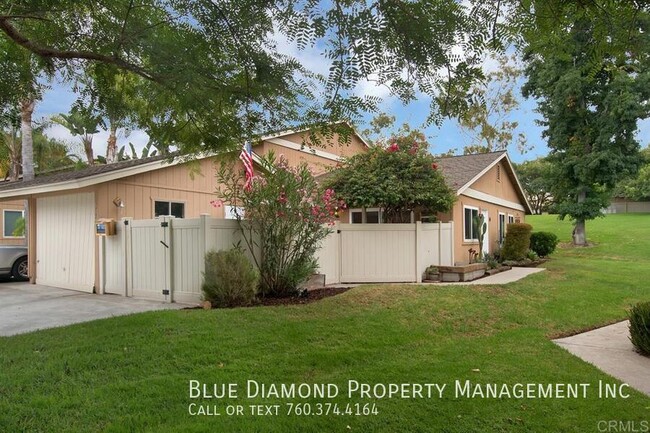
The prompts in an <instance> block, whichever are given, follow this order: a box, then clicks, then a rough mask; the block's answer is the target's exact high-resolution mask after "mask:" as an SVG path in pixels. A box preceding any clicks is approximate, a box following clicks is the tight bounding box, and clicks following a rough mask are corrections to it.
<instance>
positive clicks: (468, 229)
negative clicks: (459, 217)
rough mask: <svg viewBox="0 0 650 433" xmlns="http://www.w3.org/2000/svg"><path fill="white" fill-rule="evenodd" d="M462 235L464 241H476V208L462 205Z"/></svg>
mask: <svg viewBox="0 0 650 433" xmlns="http://www.w3.org/2000/svg"><path fill="white" fill-rule="evenodd" d="M463 213H464V215H463V225H464V231H463V236H464V238H465V242H472V241H478V227H477V224H476V221H477V218H478V208H475V207H470V206H463Z"/></svg>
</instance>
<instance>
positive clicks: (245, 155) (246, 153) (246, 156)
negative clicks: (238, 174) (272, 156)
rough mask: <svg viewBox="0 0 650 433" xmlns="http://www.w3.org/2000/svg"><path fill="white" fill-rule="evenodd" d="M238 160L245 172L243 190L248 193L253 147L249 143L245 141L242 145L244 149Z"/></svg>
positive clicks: (252, 173) (251, 180) (250, 180)
mask: <svg viewBox="0 0 650 433" xmlns="http://www.w3.org/2000/svg"><path fill="white" fill-rule="evenodd" d="M239 159H241V161H242V162H243V163H244V170H245V171H246V183H244V189H245V190H246V191H249V190H250V189H251V186H252V184H253V175H254V174H255V173H254V172H253V147H252V146H251V143H250V142H249V141H247V142H246V143H244V147H243V149H242V150H241V153H240V154H239Z"/></svg>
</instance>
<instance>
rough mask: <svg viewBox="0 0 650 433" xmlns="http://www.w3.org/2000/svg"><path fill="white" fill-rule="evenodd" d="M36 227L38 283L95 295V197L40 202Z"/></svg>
mask: <svg viewBox="0 0 650 433" xmlns="http://www.w3.org/2000/svg"><path fill="white" fill-rule="evenodd" d="M36 223H37V233H36V282H37V283H38V284H44V285H47V286H53V287H61V288H64V289H73V290H80V291H84V292H89V293H92V291H93V285H94V283H95V234H94V223H95V194H94V193H84V194H67V195H59V196H53V197H45V198H39V199H38V200H37V201H36Z"/></svg>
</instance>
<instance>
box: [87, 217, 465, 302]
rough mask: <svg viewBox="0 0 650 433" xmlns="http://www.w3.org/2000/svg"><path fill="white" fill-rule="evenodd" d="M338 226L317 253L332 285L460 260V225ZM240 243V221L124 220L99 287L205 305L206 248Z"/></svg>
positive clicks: (397, 277)
mask: <svg viewBox="0 0 650 433" xmlns="http://www.w3.org/2000/svg"><path fill="white" fill-rule="evenodd" d="M332 229H333V230H332V233H331V234H330V235H329V236H328V237H327V238H326V239H325V240H324V241H323V243H322V245H321V248H320V249H319V251H318V253H317V259H318V264H319V272H320V273H322V274H325V279H326V283H327V284H332V283H362V282H420V281H422V275H423V273H424V270H425V269H426V268H427V266H429V265H452V264H453V257H454V251H453V245H454V242H453V223H431V224H427V223H420V222H417V223H415V224H377V225H374V224H373V225H370V224H338V223H337V224H336V225H335V226H334V227H333V228H332ZM237 243H241V245H242V246H243V247H244V248H245V247H246V245H245V242H244V240H243V238H242V236H241V233H240V232H239V227H238V224H237V221H234V220H224V219H217V218H212V217H209V216H201V217H200V218H196V219H174V218H158V219H154V220H132V219H129V218H125V219H123V220H122V221H120V222H118V224H117V234H116V235H115V236H107V237H103V238H101V243H100V288H99V291H100V293H115V294H120V295H123V296H134V297H141V298H146V299H156V300H161V301H166V302H182V303H193V302H198V301H200V299H201V282H202V273H203V271H204V267H205V262H204V257H205V253H206V252H208V251H210V250H225V249H229V248H232V246H233V245H235V244H237ZM245 250H247V249H246V248H245ZM249 254H250V253H249ZM256 256H257V257H259V254H256Z"/></svg>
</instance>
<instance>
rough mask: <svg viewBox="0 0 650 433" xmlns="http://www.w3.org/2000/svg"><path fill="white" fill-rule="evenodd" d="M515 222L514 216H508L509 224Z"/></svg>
mask: <svg viewBox="0 0 650 433" xmlns="http://www.w3.org/2000/svg"><path fill="white" fill-rule="evenodd" d="M514 222H515V216H514V215H508V224H513V223H514Z"/></svg>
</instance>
